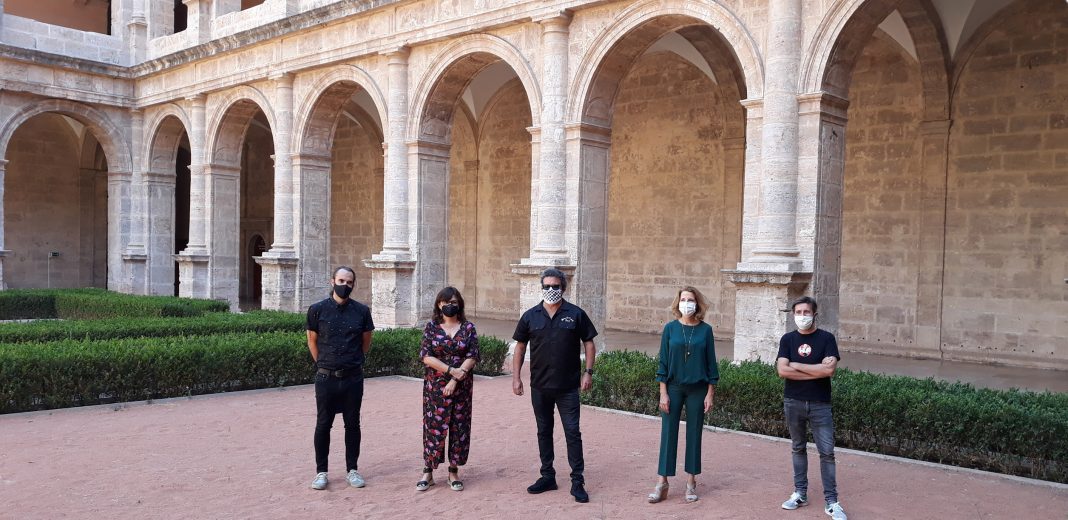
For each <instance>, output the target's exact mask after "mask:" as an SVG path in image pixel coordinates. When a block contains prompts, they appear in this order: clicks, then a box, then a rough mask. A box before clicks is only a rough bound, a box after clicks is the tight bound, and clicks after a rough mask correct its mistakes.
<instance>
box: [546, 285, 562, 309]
mask: <svg viewBox="0 0 1068 520" xmlns="http://www.w3.org/2000/svg"><path fill="white" fill-rule="evenodd" d="M541 299H543V300H545V303H548V304H549V305H552V304H555V303H558V302H559V301H560V300H562V299H564V291H563V290H562V289H542V290H541Z"/></svg>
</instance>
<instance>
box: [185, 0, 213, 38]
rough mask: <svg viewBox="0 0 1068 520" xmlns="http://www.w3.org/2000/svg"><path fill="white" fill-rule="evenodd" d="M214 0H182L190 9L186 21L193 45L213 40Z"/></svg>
mask: <svg viewBox="0 0 1068 520" xmlns="http://www.w3.org/2000/svg"><path fill="white" fill-rule="evenodd" d="M212 1H213V0H182V2H183V3H185V5H186V7H187V8H188V10H187V11H186V13H187V16H188V21H187V22H186V28H185V31H186V34H187V35H188V38H189V39H188V40H187V41H188V42H189V43H190V44H192V45H197V44H200V43H204V42H207V41H209V40H211V20H212V17H213V16H214V15H213V13H212Z"/></svg>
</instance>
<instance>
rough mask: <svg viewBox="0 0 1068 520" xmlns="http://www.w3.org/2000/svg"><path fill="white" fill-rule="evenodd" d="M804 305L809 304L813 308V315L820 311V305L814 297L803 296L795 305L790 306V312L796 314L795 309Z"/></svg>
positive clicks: (794, 302)
mask: <svg viewBox="0 0 1068 520" xmlns="http://www.w3.org/2000/svg"><path fill="white" fill-rule="evenodd" d="M802 303H807V304H809V305H811V306H812V314H815V313H816V310H817V309H819V305H817V304H816V300H815V299H814V298H813V297H811V296H802V297H800V298H798V299H796V300H794V301H793V303H791V304H790V312H794V309H795V308H797V306H798V305H801V304H802Z"/></svg>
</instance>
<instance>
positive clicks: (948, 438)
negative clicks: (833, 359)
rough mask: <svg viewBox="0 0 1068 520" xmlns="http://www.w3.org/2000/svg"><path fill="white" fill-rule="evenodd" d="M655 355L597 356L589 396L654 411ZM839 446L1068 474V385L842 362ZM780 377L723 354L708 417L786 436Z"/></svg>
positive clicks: (1066, 478)
mask: <svg viewBox="0 0 1068 520" xmlns="http://www.w3.org/2000/svg"><path fill="white" fill-rule="evenodd" d="M656 364H657V361H656V359H655V358H653V357H649V356H648V355H645V354H643V353H639V352H608V353H605V354H603V355H601V356H598V358H597V375H596V376H595V377H594V385H593V390H592V391H591V392H589V393H588V394H585V395H584V396H583V401H584V402H585V403H587V404H591V405H595V406H602V407H606V408H616V409H620V410H627V411H632V412H637V413H642V414H646V415H658V414H659V412H658V411H657V403H658V402H659V390H658V385H657V383H656V381H655V379H654V376H655V374H656ZM833 381H834V383H833V388H834V390H833V392H834V394H833V395H834V423H835V442H836V444H837V445H838V446H842V447H847V448H853V449H858V450H864V451H871V452H877V453H884V454H889V455H896V456H901V457H908V458H914V459H921V460H928V461H935V462H941V463H946V464H953V465H958V466H964V467H969V468H977V469H984V470H991V471H998V472H1002V473H1010V474H1014V475H1021V476H1027V477H1033V478H1041V479H1046V480H1054V481H1057V482H1068V443H1066V442H1064V439H1068V395H1065V394H1051V393H1034V392H1023V391H1019V390H990V389H976V388H974V387H972V386H970V385H967V384H962V383H946V382H941V381H934V380H931V379H926V380H919V379H914V378H909V377H903V376H886V375H880V374H871V373H867V372H852V371H850V370H848V369H844V368H843V369H839V370H838V371H837V373H836V374H835V377H834V380H833ZM782 395H783V382H782V380H780V379H779V378H778V376H777V375H776V373H775V369H774V368H773V367H772V366H770V365H766V364H763V363H742V364H741V365H732V364H731V363H730V362H728V361H726V360H724V361H723V362H721V363H720V381H719V384H718V385H717V387H716V404H715V407H714V408H713V411H712V412H711V413H709V414H707V415H706V416H705V417H704V422H705V423H706V424H710V425H714V426H719V427H723V428H731V429H736V430H743V431H750V432H755V433H761V434H765V435H772V436H776V437H789V433H788V432H787V430H786V425H785V422H784V419H783V412H782Z"/></svg>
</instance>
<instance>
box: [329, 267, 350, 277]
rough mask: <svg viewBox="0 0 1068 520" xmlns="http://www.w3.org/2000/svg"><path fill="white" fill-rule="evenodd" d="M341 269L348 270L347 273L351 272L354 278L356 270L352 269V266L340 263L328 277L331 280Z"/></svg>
mask: <svg viewBox="0 0 1068 520" xmlns="http://www.w3.org/2000/svg"><path fill="white" fill-rule="evenodd" d="M341 271H348V272H349V273H352V277H353V278H356V271H353V270H352V268H351V267H349V266H347V265H342V266H338V268H337V269H334V274H332V275H330V279H331V280H333V279H334V278H337V274H338V273H340V272H341Z"/></svg>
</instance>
